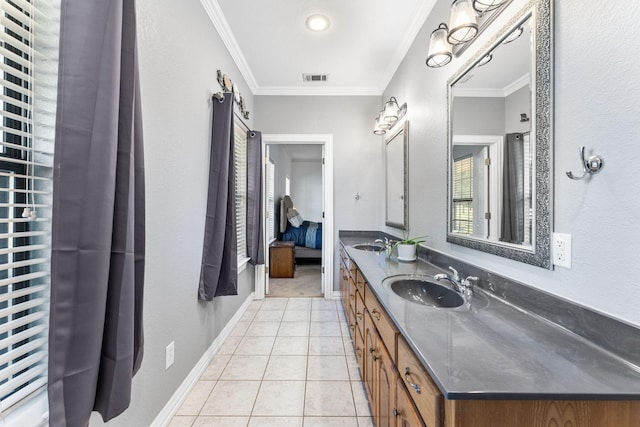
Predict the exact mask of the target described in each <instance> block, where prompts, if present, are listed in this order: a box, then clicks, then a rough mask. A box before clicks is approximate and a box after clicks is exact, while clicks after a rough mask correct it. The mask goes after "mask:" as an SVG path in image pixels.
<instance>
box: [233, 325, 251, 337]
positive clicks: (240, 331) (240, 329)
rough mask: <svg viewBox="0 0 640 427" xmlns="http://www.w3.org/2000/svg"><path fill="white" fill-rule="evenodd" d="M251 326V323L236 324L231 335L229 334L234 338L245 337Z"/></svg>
mask: <svg viewBox="0 0 640 427" xmlns="http://www.w3.org/2000/svg"><path fill="white" fill-rule="evenodd" d="M249 325H251V322H238V323H236V326H234V328H233V329H232V330H231V333H229V336H232V337H242V336H244V334H245V332H247V329H249Z"/></svg>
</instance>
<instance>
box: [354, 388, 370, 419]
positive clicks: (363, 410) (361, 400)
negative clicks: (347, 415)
mask: <svg viewBox="0 0 640 427" xmlns="http://www.w3.org/2000/svg"><path fill="white" fill-rule="evenodd" d="M351 390H353V402H354V404H355V407H356V414H357V415H358V416H359V417H369V418H370V417H371V409H370V408H369V400H368V399H367V393H366V391H365V389H364V383H363V382H360V381H352V382H351Z"/></svg>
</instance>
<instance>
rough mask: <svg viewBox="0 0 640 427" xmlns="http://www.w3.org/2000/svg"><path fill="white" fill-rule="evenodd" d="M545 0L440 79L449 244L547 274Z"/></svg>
mask: <svg viewBox="0 0 640 427" xmlns="http://www.w3.org/2000/svg"><path fill="white" fill-rule="evenodd" d="M551 14H552V0H530V1H528V2H526V6H525V7H524V8H522V9H521V10H520V11H519V12H517V13H516V14H515V15H514V16H513V17H512V18H511V19H510V21H509V23H508V24H507V25H505V26H504V27H503V28H502V29H501V30H500V31H498V32H497V33H496V35H495V36H494V37H493V38H492V39H491V40H490V41H489V42H488V43H487V44H486V45H485V46H484V47H482V48H480V49H479V50H478V53H477V54H476V55H475V56H474V57H473V58H472V59H471V60H470V61H468V63H467V64H465V65H464V66H463V67H462V68H461V70H460V71H459V72H457V73H456V74H455V75H454V76H453V77H452V78H451V79H450V80H449V82H448V113H449V114H448V119H449V126H448V130H449V139H448V142H449V145H448V168H447V169H448V181H447V182H448V191H447V194H448V203H447V219H448V220H447V227H448V228H447V241H448V242H451V243H455V244H458V245H463V246H467V247H470V248H473V249H476V250H479V251H483V252H488V253H491V254H494V255H499V256H502V257H506V258H510V259H513V260H517V261H521V262H525V263H528V264H532V265H536V266H539V267H543V268H552V263H551V246H550V237H551V231H552V212H553V210H552V201H553V194H552V189H553V186H552V182H551V180H552V176H551V172H552V148H553V141H552V119H553V108H552V107H553V99H552V89H553V85H552V68H553V64H552V51H553V49H552V16H551Z"/></svg>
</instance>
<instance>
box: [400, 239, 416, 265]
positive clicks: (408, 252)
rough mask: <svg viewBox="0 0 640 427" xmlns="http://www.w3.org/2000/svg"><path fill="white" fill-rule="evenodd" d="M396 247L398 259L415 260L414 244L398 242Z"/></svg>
mask: <svg viewBox="0 0 640 427" xmlns="http://www.w3.org/2000/svg"><path fill="white" fill-rule="evenodd" d="M397 248H398V259H399V260H400V261H415V260H416V245H414V244H410V245H406V244H402V243H401V244H399V245H398V246H397Z"/></svg>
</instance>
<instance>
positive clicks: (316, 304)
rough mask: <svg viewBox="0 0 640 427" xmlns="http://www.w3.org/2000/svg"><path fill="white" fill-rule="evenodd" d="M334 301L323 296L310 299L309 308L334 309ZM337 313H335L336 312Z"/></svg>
mask: <svg viewBox="0 0 640 427" xmlns="http://www.w3.org/2000/svg"><path fill="white" fill-rule="evenodd" d="M336 307H337V306H336V302H335V301H334V300H328V299H323V298H316V299H314V300H313V301H311V310H331V311H336ZM336 314H337V313H336Z"/></svg>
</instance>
